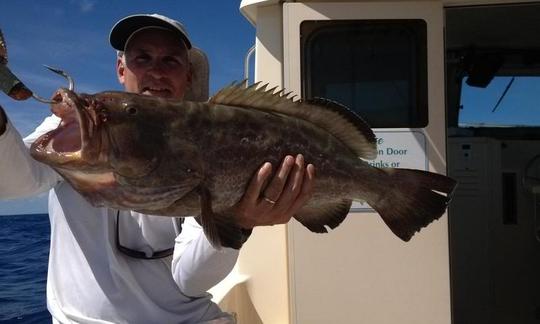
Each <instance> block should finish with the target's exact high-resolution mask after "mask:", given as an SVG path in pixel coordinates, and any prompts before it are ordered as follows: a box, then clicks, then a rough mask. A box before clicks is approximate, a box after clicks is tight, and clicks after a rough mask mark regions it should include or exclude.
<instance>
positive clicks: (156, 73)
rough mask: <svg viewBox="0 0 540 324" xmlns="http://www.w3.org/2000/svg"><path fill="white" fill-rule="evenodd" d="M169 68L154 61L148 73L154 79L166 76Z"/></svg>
mask: <svg viewBox="0 0 540 324" xmlns="http://www.w3.org/2000/svg"><path fill="white" fill-rule="evenodd" d="M166 72H167V68H166V66H165V64H163V63H162V62H161V61H154V62H153V63H152V64H151V65H150V67H149V68H148V70H147V73H149V74H150V75H152V76H153V77H161V76H163V75H165V73H166Z"/></svg>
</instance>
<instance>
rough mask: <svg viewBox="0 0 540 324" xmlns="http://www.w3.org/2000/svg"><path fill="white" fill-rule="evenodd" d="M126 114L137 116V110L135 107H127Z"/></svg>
mask: <svg viewBox="0 0 540 324" xmlns="http://www.w3.org/2000/svg"><path fill="white" fill-rule="evenodd" d="M126 112H127V113H128V114H129V115H132V116H133V115H136V114H137V108H135V107H133V106H127V107H126Z"/></svg>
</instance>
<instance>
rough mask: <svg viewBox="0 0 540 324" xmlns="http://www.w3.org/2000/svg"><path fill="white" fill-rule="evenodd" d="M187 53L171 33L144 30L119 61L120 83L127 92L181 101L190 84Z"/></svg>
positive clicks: (138, 34) (137, 34)
mask: <svg viewBox="0 0 540 324" xmlns="http://www.w3.org/2000/svg"><path fill="white" fill-rule="evenodd" d="M187 51H188V50H187V48H186V46H185V45H184V44H183V43H182V42H180V41H179V40H178V37H177V36H175V35H174V34H173V33H172V32H169V31H166V30H162V29H146V30H142V31H140V32H138V33H136V34H135V35H134V36H133V37H132V38H131V40H129V42H128V44H127V46H126V50H125V52H124V57H123V58H119V59H118V60H117V64H116V67H117V68H116V71H117V74H118V80H119V81H120V83H121V84H123V85H124V88H125V90H126V91H127V92H134V93H140V94H145V95H151V96H157V97H164V98H175V99H182V98H183V97H184V94H185V92H186V89H187V87H188V86H189V84H190V83H191V70H190V66H189V58H188V52H187Z"/></svg>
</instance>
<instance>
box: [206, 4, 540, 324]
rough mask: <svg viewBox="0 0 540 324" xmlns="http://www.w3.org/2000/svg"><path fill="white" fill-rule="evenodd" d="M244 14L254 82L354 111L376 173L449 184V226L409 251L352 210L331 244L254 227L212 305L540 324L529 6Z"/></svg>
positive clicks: (382, 318) (362, 7)
mask: <svg viewBox="0 0 540 324" xmlns="http://www.w3.org/2000/svg"><path fill="white" fill-rule="evenodd" d="M240 10H241V12H242V13H243V14H244V16H245V17H246V18H247V19H248V20H249V21H250V22H251V23H252V24H253V26H254V27H255V28H256V31H257V33H256V43H255V45H256V46H255V67H254V74H255V81H263V82H265V83H267V82H268V83H270V84H271V85H275V86H279V87H282V88H285V89H287V90H289V91H294V92H295V93H296V94H297V95H298V96H300V97H302V98H311V97H325V98H329V99H333V100H336V101H339V102H341V103H343V104H345V105H347V106H348V107H350V108H351V109H353V110H354V111H356V112H357V113H358V114H359V115H361V116H363V117H364V119H366V120H367V121H368V123H369V124H370V125H371V126H372V127H373V128H374V130H375V132H376V134H377V137H378V140H379V149H378V151H379V157H378V158H377V159H376V160H375V161H373V163H375V164H376V165H378V166H390V167H404V168H416V169H422V170H429V171H433V172H438V173H443V174H444V173H448V174H449V175H450V176H452V177H454V178H455V179H456V180H458V182H459V184H458V188H457V190H456V192H455V195H454V200H453V201H452V203H451V205H450V209H449V212H448V215H445V216H443V217H442V218H441V219H440V220H438V221H435V222H434V223H432V224H431V225H430V226H428V227H427V228H425V229H423V230H422V231H421V232H420V233H418V234H416V236H414V237H413V239H412V240H411V241H410V242H408V243H404V242H402V241H401V240H400V239H399V238H397V237H396V236H395V235H394V234H392V232H391V231H390V230H389V229H388V228H387V227H386V225H385V224H384V223H383V221H382V220H381V219H380V217H379V216H378V215H377V214H376V213H374V212H373V211H372V210H371V209H369V206H365V205H361V204H355V205H354V206H353V208H352V210H351V212H350V215H349V216H348V218H347V219H346V220H345V222H344V223H343V224H342V225H340V226H339V227H338V228H337V229H335V230H333V231H331V232H330V233H328V234H314V233H311V232H309V231H308V230H307V229H305V228H304V227H303V226H302V225H300V224H299V223H297V222H295V221H291V222H290V223H289V224H288V225H286V226H274V227H265V228H257V229H256V230H255V232H254V234H253V235H252V237H251V238H250V240H249V241H248V243H247V244H246V245H245V246H244V248H243V249H242V253H241V257H240V260H239V262H238V265H237V267H236V272H235V273H234V274H233V275H232V276H231V278H229V279H230V280H226V281H225V282H224V283H222V284H221V285H220V286H218V287H216V290H215V291H214V292H215V293H216V299H217V300H218V301H220V304H221V305H222V307H224V308H225V309H227V310H229V311H234V312H236V313H237V314H238V318H239V323H249V324H256V323H265V324H273V323H276V324H282V323H283V324H287V323H295V324H315V323H325V324H328V323H368V324H383V323H384V324H395V323H400V324H450V323H454V324H484V323H485V324H487V323H489V324H503V323H512V324H513V323H520V324H528V323H530V324H532V323H540V215H539V214H540V210H538V209H539V208H540V128H539V127H538V126H539V120H540V3H539V2H529V1H519V2H518V1H504V0H500V1H495V0H492V1H465V0H463V1H458V0H456V1H451V0H447V1H394V2H387V1H343V2H335V1H326V2H325V1H278V0H244V1H242V3H241V5H240ZM238 282H240V283H238ZM235 284H236V285H235ZM224 287H227V288H224ZM230 287H233V288H230Z"/></svg>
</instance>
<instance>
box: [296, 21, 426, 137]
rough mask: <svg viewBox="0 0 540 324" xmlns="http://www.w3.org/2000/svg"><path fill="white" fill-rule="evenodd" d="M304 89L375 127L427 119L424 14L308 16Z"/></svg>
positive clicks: (303, 37)
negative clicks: (374, 17)
mask: <svg viewBox="0 0 540 324" xmlns="http://www.w3.org/2000/svg"><path fill="white" fill-rule="evenodd" d="M300 32H301V55H302V60H301V62H302V67H301V68H302V82H303V84H302V91H303V93H302V95H303V97H304V98H308V99H309V98H315V97H322V98H327V99H331V100H334V101H337V102H340V103H342V104H344V105H345V106H347V107H349V108H350V109H351V110H353V111H355V112H356V113H358V114H359V115H360V116H361V117H363V119H364V120H366V121H367V122H368V124H369V125H370V126H371V127H375V128H401V127H404V128H418V127H425V126H426V125H427V124H428V99H427V39H426V23H425V21H424V20H339V21H304V22H302V24H301V26H300Z"/></svg>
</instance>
